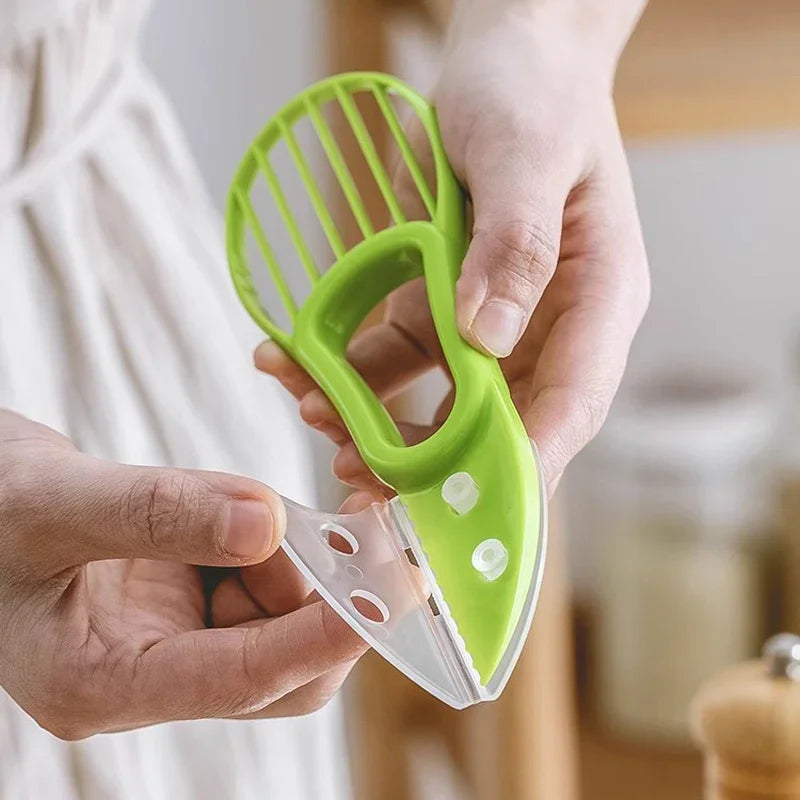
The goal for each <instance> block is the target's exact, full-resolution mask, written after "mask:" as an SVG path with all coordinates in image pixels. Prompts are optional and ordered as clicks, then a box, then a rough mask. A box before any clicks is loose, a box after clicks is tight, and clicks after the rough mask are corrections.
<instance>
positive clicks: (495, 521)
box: [227, 73, 543, 684]
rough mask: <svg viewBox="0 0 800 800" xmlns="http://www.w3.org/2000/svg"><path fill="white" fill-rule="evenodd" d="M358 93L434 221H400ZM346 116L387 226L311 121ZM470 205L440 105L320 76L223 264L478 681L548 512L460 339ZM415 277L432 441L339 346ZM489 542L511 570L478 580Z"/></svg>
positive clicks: (263, 148) (530, 564) (390, 86)
mask: <svg viewBox="0 0 800 800" xmlns="http://www.w3.org/2000/svg"><path fill="white" fill-rule="evenodd" d="M357 92H369V93H371V94H372V96H373V97H374V98H375V100H376V102H377V104H378V106H379V108H380V109H381V111H382V113H383V114H384V117H385V119H386V122H387V125H388V127H389V130H390V131H391V133H392V135H393V136H394V138H395V141H396V142H397V145H398V149H399V150H400V153H401V156H402V157H403V159H404V161H405V163H406V166H407V168H408V171H409V173H410V175H411V177H412V179H413V180H414V182H415V184H416V185H417V188H418V191H419V193H420V197H421V198H422V200H423V203H424V205H425V206H426V208H427V209H428V212H429V214H430V219H429V220H426V221H407V220H406V218H405V216H404V214H403V210H402V207H401V205H400V203H399V201H398V200H397V198H396V196H395V194H394V192H393V190H392V187H391V184H390V182H389V179H388V175H387V171H386V169H385V168H384V167H383V165H382V164H380V161H379V159H378V156H377V150H376V148H375V146H374V143H373V142H372V139H371V137H370V135H369V132H368V131H367V129H366V126H365V125H364V121H363V119H362V118H361V115H360V113H359V112H358V108H357V106H356V104H355V102H353V100H352V95H353V94H354V93H357ZM391 93H394V94H397V95H400V96H401V97H402V98H403V99H404V100H406V101H407V102H408V103H409V104H410V105H411V107H412V108H413V109H414V112H415V113H416V114H417V117H418V119H419V120H420V122H421V123H422V125H423V127H424V129H425V131H426V132H427V135H428V139H429V142H430V146H431V150H432V154H433V163H434V170H435V184H436V189H435V192H433V191H432V190H431V189H430V187H429V186H428V184H427V181H426V178H425V176H424V174H423V172H422V169H421V168H420V166H419V163H418V162H417V160H416V157H415V155H414V153H413V151H412V149H411V146H410V144H409V142H408V140H407V138H406V137H405V134H404V133H403V129H402V126H401V125H400V122H399V119H398V117H397V114H396V112H395V111H394V109H393V106H392V105H391V103H390V101H389V95H390V94H391ZM332 101H333V102H337V103H339V105H340V107H341V108H342V110H343V112H344V114H345V116H346V118H347V120H348V122H349V124H350V126H351V128H352V130H353V133H354V135H355V137H356V139H357V141H358V142H359V144H360V146H361V150H362V153H363V155H364V157H365V160H366V162H367V164H368V165H369V166H370V168H371V171H372V173H373V176H374V178H375V181H376V183H377V185H378V187H379V189H380V191H381V193H382V195H383V197H384V199H385V200H386V205H387V208H388V209H389V211H390V214H391V215H392V218H393V221H394V225H393V226H391V227H388V228H385V229H383V230H379V231H377V232H376V231H375V230H374V227H373V224H372V221H371V219H370V217H369V215H368V214H367V211H366V208H365V207H364V204H363V201H362V200H361V197H360V195H359V193H358V190H357V188H356V185H355V183H354V181H353V179H352V176H351V175H350V173H349V170H348V168H347V165H346V163H345V161H344V158H343V156H342V153H341V151H340V149H339V147H338V144H337V143H336V139H335V137H334V136H333V133H332V131H331V130H330V129H329V128H328V126H327V124H326V123H325V121H324V119H323V115H322V114H321V112H320V107H321V106H322V105H323V104H325V103H328V102H332ZM304 117H308V118H310V119H311V122H312V124H313V126H314V129H315V130H316V133H317V136H318V137H319V139H320V142H321V144H322V146H323V149H324V151H325V153H326V155H327V158H328V161H329V163H330V166H331V168H332V170H333V172H334V174H335V175H336V177H337V179H338V181H339V184H340V186H341V188H342V191H343V194H344V196H345V198H346V199H347V201H348V203H349V205H350V208H351V210H352V212H353V216H354V218H355V219H356V221H357V223H358V225H359V228H360V230H361V232H362V235H363V236H364V239H363V240H362V241H361V242H359V243H358V244H357V245H355V246H354V247H352V248H351V249H350V250H345V248H344V244H343V241H342V237H341V236H340V234H339V231H338V230H337V228H336V225H335V223H334V221H333V218H332V216H331V214H330V213H329V211H328V209H327V207H326V205H325V202H324V200H323V195H322V192H321V190H320V188H319V186H318V185H317V184H316V182H315V180H314V177H313V174H312V172H311V170H310V168H309V165H308V163H307V161H306V159H305V157H304V155H303V154H302V152H301V150H300V147H299V145H298V143H297V139H296V137H295V135H294V133H293V126H294V125H295V124H296V123H297V122H298V121H299V120H300V119H302V118H304ZM279 141H285V142H286V144H287V146H288V149H289V152H290V154H291V156H292V159H293V161H294V164H295V167H296V168H297V174H298V178H299V179H300V180H301V181H302V183H303V184H304V185H305V188H306V191H307V192H308V196H309V198H310V200H311V203H312V206H313V207H314V210H315V212H316V215H317V218H318V220H319V223H320V225H321V227H322V229H323V231H324V233H325V235H326V237H327V239H328V242H329V244H330V246H331V250H332V252H333V253H334V255H335V258H336V261H335V263H334V265H333V266H332V267H331V268H330V269H329V270H328V271H327V272H325V273H323V274H320V272H319V271H318V269H317V266H316V264H315V263H314V262H313V259H312V257H311V255H310V252H309V249H308V248H307V246H306V245H305V242H304V241H303V239H302V236H301V234H300V232H299V228H298V226H297V224H296V221H295V220H294V218H293V216H292V212H291V209H290V208H289V205H288V203H287V202H286V199H285V196H284V195H283V191H282V187H281V186H280V185H279V183H278V181H277V178H276V176H275V173H274V170H273V169H272V167H271V165H270V163H269V152H270V150H271V149H272V147H273V146H274V145H275V144H276V143H277V142H279ZM258 176H263V177H264V179H265V180H266V182H267V184H268V186H269V188H270V190H271V192H272V194H273V197H274V199H275V202H276V205H277V207H278V209H279V211H280V213H281V216H282V218H283V222H284V223H285V225H286V227H287V229H288V231H289V234H290V237H291V239H292V241H293V242H294V245H295V249H296V250H297V254H298V258H299V260H300V262H301V263H302V265H303V268H304V270H305V272H306V274H307V275H308V276H309V278H310V279H311V280H312V291H311V294H310V295H309V297H308V298H307V299H306V301H305V302H304V303H303V304H302V305H301V306H300V307H299V308H298V307H297V305H296V304H295V302H294V299H293V297H292V295H291V292H290V290H289V288H288V283H287V282H286V280H285V279H284V277H283V274H282V272H281V270H280V266H279V265H278V263H277V259H276V258H275V255H274V253H273V251H272V250H271V247H270V244H269V241H268V238H267V236H266V235H265V233H264V232H263V230H261V227H260V224H259V221H258V219H257V218H256V216H255V212H254V211H253V207H252V205H251V204H250V202H249V193H250V191H251V189H252V187H253V184H254V181H255V180H256V178H257V177H258ZM248 227H249V228H250V229H251V230H252V231H253V233H254V235H255V238H256V240H257V242H258V244H259V247H260V249H261V252H262V255H263V256H264V260H265V262H266V265H267V268H268V270H269V272H270V274H271V275H272V277H273V280H274V283H275V285H276V288H277V290H278V293H279V295H280V296H281V298H282V299H283V302H284V305H285V307H286V310H287V312H288V313H289V316H290V318H291V320H292V330H291V331H285V330H283V329H282V328H281V327H280V326H278V325H276V324H275V322H274V321H273V320H272V319H271V317H270V316H269V314H268V313H267V311H266V310H265V309H264V307H263V306H262V304H261V302H260V301H259V298H258V294H257V291H256V289H255V285H254V283H253V279H252V275H251V271H250V266H249V264H248V262H247V257H246V251H245V236H246V232H247V229H248ZM466 246H467V238H466V234H465V203H464V198H463V194H462V192H461V189H460V187H459V185H458V182H457V181H456V179H455V177H454V175H453V173H452V170H451V168H450V165H449V163H448V161H447V158H446V155H445V151H444V147H443V144H442V141H441V137H440V135H439V130H438V124H437V120H436V115H435V112H434V109H433V108H432V106H430V104H429V103H428V102H427V101H426V100H424V99H423V98H422V97H420V96H419V95H418V94H416V93H415V92H413V91H412V90H411V89H409V88H408V87H406V86H405V85H404V84H403V83H401V82H400V81H398V80H396V79H394V78H391V77H389V76H385V75H380V74H377V73H352V74H348V75H343V76H337V77H334V78H330V79H327V80H325V81H322V82H321V83H319V84H316V85H315V86H312V87H311V88H309V89H308V90H306V91H305V92H303V93H302V94H300V95H299V96H298V97H296V98H295V99H294V100H292V101H291V102H290V103H289V104H288V105H287V106H286V107H285V108H284V109H283V110H282V111H281V112H279V114H278V115H276V117H275V118H273V120H272V121H271V122H270V123H269V124H268V125H267V126H266V127H265V128H264V130H263V131H262V133H261V134H260V135H259V137H258V138H257V139H256V141H255V142H254V144H253V145H252V146H251V148H250V149H249V150H248V153H247V154H246V156H245V158H244V160H243V162H242V164H241V166H240V167H239V170H238V172H237V173H236V176H235V178H234V181H233V185H232V188H231V193H230V199H229V204H228V214H227V248H228V258H229V263H230V268H231V274H232V276H233V280H234V284H235V286H236V289H237V292H238V294H239V296H240V298H241V300H242V302H243V304H244V305H245V307H246V308H247V310H248V311H249V312H250V314H251V316H252V317H253V319H254V320H255V321H256V322H257V323H258V324H259V325H260V326H261V328H262V329H263V330H264V331H265V332H266V333H267V334H268V335H269V336H271V337H272V338H273V339H274V340H275V341H276V342H278V344H280V345H281V347H282V348H283V349H284V350H285V351H286V352H287V353H288V354H289V355H290V356H291V357H292V358H294V359H295V360H296V361H297V362H298V363H299V364H300V365H302V366H303V367H304V368H305V369H306V370H307V371H308V372H309V374H310V375H311V376H312V377H313V378H314V379H315V380H316V381H317V383H318V384H319V385H320V387H321V388H322V390H323V391H324V392H325V394H326V395H327V396H328V397H329V398H330V400H331V402H332V403H333V404H334V406H335V407H336V409H337V410H338V412H339V413H340V414H341V416H342V418H343V420H344V422H345V424H346V425H347V427H348V429H349V431H350V433H351V435H352V436H353V440H354V442H355V443H356V445H357V447H358V449H359V452H360V453H361V455H362V457H363V458H364V461H365V463H366V464H367V465H368V466H369V467H370V469H371V470H372V471H373V472H374V473H375V475H377V476H378V478H380V479H381V480H382V481H383V482H384V483H386V484H388V485H389V486H391V487H393V488H394V489H395V491H397V493H398V495H399V496H400V498H401V499H402V500H403V502H404V504H405V506H406V508H407V510H408V513H409V516H410V518H411V520H412V522H413V523H414V526H415V529H416V533H417V536H418V538H419V540H420V542H421V544H422V546H423V548H424V550H425V554H426V556H427V558H428V561H429V564H430V566H431V569H432V570H433V572H434V573H435V576H436V580H437V583H438V585H439V587H440V588H441V591H442V594H443V596H444V598H445V600H446V602H447V605H448V607H449V610H450V613H451V615H452V617H453V619H454V620H455V622H456V624H457V626H458V631H459V634H460V636H461V637H462V638H463V640H464V644H465V647H466V650H467V652H468V653H469V655H470V656H471V658H472V661H473V665H474V667H475V669H476V671H477V672H478V674H479V675H480V677H481V680H482V681H483V682H484V684H486V683H488V682H489V681H490V680H491V677H492V675H493V674H494V672H495V671H496V670H497V669H498V666H499V664H500V662H501V660H502V658H503V656H504V654H505V653H506V651H507V649H508V648H509V646H510V645H511V643H512V637H513V635H514V632H515V630H516V629H517V623H518V622H519V620H520V615H521V613H522V610H523V607H524V605H525V601H526V598H527V597H528V595H529V593H530V590H531V586H532V585H533V584H534V583H535V582H536V579H537V575H536V574H535V569H536V564H537V554H538V551H539V545H540V537H541V535H542V531H541V530H540V521H541V518H542V514H541V511H542V507H541V504H542V502H543V499H542V498H541V496H540V494H539V491H538V487H539V479H538V475H537V470H536V464H535V460H534V457H533V455H532V453H531V448H530V442H529V440H528V436H527V433H526V431H525V427H524V425H523V424H522V421H521V420H520V418H519V415H518V413H517V411H516V409H515V408H514V405H513V403H512V401H511V397H510V394H509V391H508V386H507V384H506V381H505V379H504V377H503V374H502V372H501V370H500V367H499V365H498V363H497V361H496V360H495V359H493V358H490V357H488V356H485V355H483V354H481V353H479V352H477V351H476V350H474V349H473V348H472V347H470V346H469V345H468V344H467V343H466V342H465V341H464V340H463V339H462V338H461V336H460V335H459V332H458V329H457V325H456V314H455V285H456V281H457V280H458V276H459V274H460V269H461V262H462V259H463V256H464V253H465V250H466ZM419 276H423V277H424V279H425V286H426V290H427V295H428V300H429V303H430V308H431V313H432V315H433V320H434V324H435V327H436V332H437V335H438V337H439V341H440V343H441V346H442V350H443V353H444V356H445V358H446V360H447V364H448V366H449V369H450V373H451V375H452V377H453V382H454V385H455V398H454V403H453V407H452V410H451V413H450V415H449V416H448V418H447V419H446V420H445V422H444V424H443V425H442V426H441V427H440V428H439V430H437V431H436V432H435V433H434V434H433V435H431V436H430V437H429V438H428V439H427V440H425V441H423V442H421V443H419V444H415V445H413V446H406V445H405V444H404V443H403V439H402V437H401V435H400V433H399V431H398V429H397V426H396V425H395V423H394V421H393V420H392V419H391V417H390V415H389V414H388V412H387V411H386V409H385V408H384V406H383V404H382V403H381V402H380V400H379V399H378V398H377V397H376V396H375V394H374V393H373V392H372V390H371V389H370V388H369V387H368V386H367V385H366V383H365V382H364V381H363V379H362V378H361V376H360V375H359V374H358V373H357V372H356V371H355V370H354V369H353V367H352V366H351V365H350V364H349V363H348V361H347V358H346V349H347V345H348V343H349V341H350V339H351V338H352V336H353V334H354V332H355V331H356V329H357V328H358V326H359V324H360V323H361V322H362V321H363V320H364V318H365V317H366V316H367V314H368V313H369V312H370V311H371V310H372V309H373V308H374V307H375V306H376V305H377V304H378V303H379V302H380V301H381V300H382V299H383V298H384V297H386V295H387V294H389V293H390V292H391V291H393V290H394V289H396V288H398V287H399V286H401V285H402V284H404V283H406V282H407V281H409V280H412V279H414V278H417V277H419ZM457 472H467V473H469V475H470V476H471V478H472V479H473V481H474V482H475V484H477V488H478V492H479V497H478V500H477V502H476V503H475V505H474V507H473V508H471V509H470V510H469V512H468V513H463V514H458V513H456V512H455V511H454V510H453V509H452V508H451V507H450V506H449V505H448V504H447V503H446V502H445V500H444V499H443V497H442V486H443V483H444V481H445V480H446V479H447V478H448V477H449V476H451V475H453V474H454V473H457ZM489 539H497V540H499V541H500V542H502V544H503V546H504V547H505V549H506V551H507V554H508V563H507V566H506V567H505V570H504V571H503V572H502V574H501V575H500V576H499V577H496V578H494V579H491V580H487V578H486V575H485V574H483V573H481V571H480V570H478V569H477V568H476V567H475V566H474V563H473V562H474V558H475V554H476V552H478V549H479V548H480V547H481V546H482V545H483V544H485V542H486V541H487V540H489Z"/></svg>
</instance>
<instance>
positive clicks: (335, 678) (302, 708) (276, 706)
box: [234, 659, 358, 720]
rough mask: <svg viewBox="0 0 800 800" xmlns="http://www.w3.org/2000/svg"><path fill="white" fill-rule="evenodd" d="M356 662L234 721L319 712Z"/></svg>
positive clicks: (343, 665) (342, 666) (349, 663)
mask: <svg viewBox="0 0 800 800" xmlns="http://www.w3.org/2000/svg"><path fill="white" fill-rule="evenodd" d="M357 663H358V660H357V659H356V660H354V661H350V662H348V663H346V664H342V665H341V666H339V667H335V668H334V669H332V670H330V672H327V673H325V674H324V675H320V677H319V678H315V679H314V680H313V681H310V682H309V683H307V684H306V685H305V686H301V687H300V688H299V689H295V690H294V691H292V692H289V694H287V695H284V696H283V697H281V699H280V700H276V701H275V702H274V703H271V704H270V705H268V706H266V707H265V708H263V709H261V710H260V711H256V712H254V713H251V714H245V715H242V716H238V717H234V719H239V720H248V719H276V718H279V717H297V716H301V715H303V714H311V713H312V712H314V711H319V709H321V708H323V707H324V706H325V705H327V703H328V702H330V700H331V699H332V698H333V696H334V695H335V694H336V693H337V692H338V691H339V689H340V688H341V686H342V684H343V683H344V681H345V679H346V678H347V676H348V675H349V674H350V672H351V671H352V669H353V667H354V666H355V665H356V664H357Z"/></svg>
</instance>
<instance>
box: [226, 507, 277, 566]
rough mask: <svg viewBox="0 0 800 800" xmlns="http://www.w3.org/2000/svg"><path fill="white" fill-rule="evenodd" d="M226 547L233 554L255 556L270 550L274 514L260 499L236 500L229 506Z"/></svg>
mask: <svg viewBox="0 0 800 800" xmlns="http://www.w3.org/2000/svg"><path fill="white" fill-rule="evenodd" d="M227 514H228V519H227V526H226V530H225V549H226V550H227V551H228V553H230V554H231V555H232V556H239V557H240V558H254V557H255V556H260V555H262V554H263V553H266V552H267V550H269V546H270V543H271V542H272V525H273V520H272V514H271V513H270V510H269V506H267V504H266V503H263V502H261V501H259V500H234V501H233V502H232V503H231V504H230V505H229V507H228V512H227Z"/></svg>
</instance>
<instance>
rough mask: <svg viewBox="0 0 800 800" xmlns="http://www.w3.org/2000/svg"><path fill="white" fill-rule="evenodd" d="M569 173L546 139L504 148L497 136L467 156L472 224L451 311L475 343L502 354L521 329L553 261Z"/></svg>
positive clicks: (551, 271) (505, 145)
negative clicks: (454, 302)
mask: <svg viewBox="0 0 800 800" xmlns="http://www.w3.org/2000/svg"><path fill="white" fill-rule="evenodd" d="M573 178H574V173H571V172H570V171H568V169H567V168H566V165H565V164H564V161H563V159H562V158H560V157H559V154H558V151H557V150H555V148H554V147H549V146H548V145H546V144H545V143H527V142H522V143H520V146H519V147H516V148H510V147H508V142H507V141H504V140H502V139H500V138H497V137H495V138H494V139H492V140H490V141H488V142H487V146H486V147H484V148H483V149H482V150H476V152H475V153H474V157H473V158H471V159H470V160H469V162H468V164H467V174H466V181H467V187H468V189H469V192H470V195H471V197H472V203H473V207H474V212H475V223H474V228H473V238H472V241H471V243H470V246H469V250H468V251H467V255H466V257H465V259H464V263H463V265H462V271H461V277H460V278H459V281H458V284H457V287H456V312H457V317H458V324H459V328H460V330H461V333H462V335H463V336H464V338H465V339H466V340H467V341H469V342H470V343H471V344H473V345H474V346H476V347H478V348H479V349H481V350H483V351H485V352H487V353H490V354H492V355H495V356H498V357H503V356H507V355H508V354H509V353H510V352H511V351H512V350H513V348H514V346H515V345H516V343H517V341H518V340H519V338H520V336H521V335H522V333H523V331H524V330H525V327H526V326H527V324H528V320H529V319H530V316H531V313H532V312H533V309H534V308H535V307H536V304H537V303H538V302H539V299H540V298H541V296H542V293H543V292H544V290H545V288H546V286H547V284H548V283H549V281H550V279H551V278H552V276H553V273H554V272H555V269H556V264H557V263H558V255H559V243H560V241H561V224H562V217H563V213H564V205H565V202H566V199H567V195H568V193H569V190H570V188H571V181H572V179H573Z"/></svg>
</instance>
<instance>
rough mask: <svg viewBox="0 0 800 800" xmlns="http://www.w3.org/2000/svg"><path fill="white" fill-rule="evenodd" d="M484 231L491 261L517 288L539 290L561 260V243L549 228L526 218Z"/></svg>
mask: <svg viewBox="0 0 800 800" xmlns="http://www.w3.org/2000/svg"><path fill="white" fill-rule="evenodd" d="M480 233H481V232H480V231H479V232H478V234H480ZM483 233H484V235H485V236H486V237H487V240H488V246H489V249H490V258H489V261H490V263H493V264H495V265H496V267H498V268H499V269H500V270H501V271H502V273H503V277H504V278H505V280H507V281H509V282H510V283H511V284H512V286H513V287H514V288H515V289H516V290H518V291H519V290H521V291H523V292H525V293H526V294H528V295H538V294H540V293H541V292H542V291H543V290H544V288H545V286H546V284H547V282H548V281H549V280H550V278H551V277H552V276H553V273H554V272H555V269H556V264H557V263H558V246H557V245H556V243H555V242H553V240H552V239H551V238H550V237H549V235H548V234H547V232H546V231H544V230H543V229H542V228H541V227H539V226H538V225H535V224H534V223H532V222H529V221H527V220H515V221H511V222H505V223H503V224H501V225H495V226H493V227H491V228H487V229H486V230H485V231H483Z"/></svg>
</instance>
